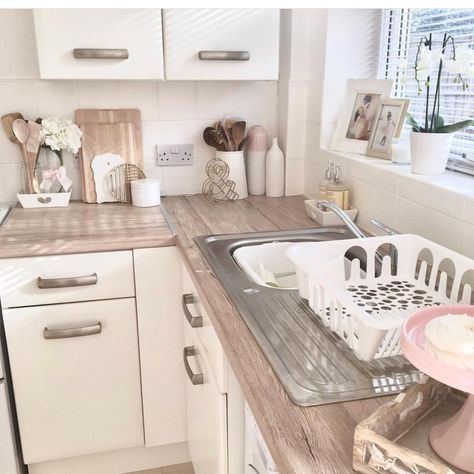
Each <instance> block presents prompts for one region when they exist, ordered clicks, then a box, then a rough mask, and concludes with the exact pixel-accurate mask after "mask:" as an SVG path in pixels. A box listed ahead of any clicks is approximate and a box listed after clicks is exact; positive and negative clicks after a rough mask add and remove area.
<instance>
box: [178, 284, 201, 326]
mask: <svg viewBox="0 0 474 474" xmlns="http://www.w3.org/2000/svg"><path fill="white" fill-rule="evenodd" d="M193 303H196V298H195V297H194V295H193V294H192V293H186V294H185V295H183V297H182V299H181V305H182V307H183V311H184V315H185V316H186V319H187V321H188V323H189V325H190V326H191V327H192V328H202V316H193V315H192V314H191V312H190V311H189V308H188V305H189V304H193Z"/></svg>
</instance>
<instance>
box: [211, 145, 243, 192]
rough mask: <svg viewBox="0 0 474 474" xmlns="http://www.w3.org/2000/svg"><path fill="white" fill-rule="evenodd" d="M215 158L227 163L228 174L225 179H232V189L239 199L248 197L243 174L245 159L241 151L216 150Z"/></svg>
mask: <svg viewBox="0 0 474 474" xmlns="http://www.w3.org/2000/svg"><path fill="white" fill-rule="evenodd" d="M216 158H220V159H221V160H222V161H224V162H225V163H227V164H228V165H229V170H230V171H229V176H228V177H227V178H226V179H229V180H230V181H234V183H235V189H234V191H235V192H236V193H237V194H238V195H239V199H245V198H246V197H248V189H247V175H246V174H245V161H244V152H243V151H216Z"/></svg>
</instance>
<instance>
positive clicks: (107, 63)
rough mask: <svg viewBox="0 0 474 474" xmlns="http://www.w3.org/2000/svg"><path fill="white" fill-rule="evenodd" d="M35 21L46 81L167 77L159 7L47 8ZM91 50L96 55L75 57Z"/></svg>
mask: <svg viewBox="0 0 474 474" xmlns="http://www.w3.org/2000/svg"><path fill="white" fill-rule="evenodd" d="M34 20H35V31H36V44H37V50H38V61H39V67H40V75H41V78H42V79H163V77H164V74H163V41H162V30H161V10H160V9H157V8H148V9H146V8H142V9H125V8H108V9H105V8H104V9H99V8H97V9H95V8H84V9H74V8H72V9H54V8H44V9H38V10H34ZM87 49H93V50H94V51H92V52H90V53H92V54H93V55H94V56H96V58H95V59H88V58H84V57H82V58H78V57H75V52H74V51H75V50H76V55H79V56H83V55H84V50H87ZM77 50H79V51H77ZM118 50H126V54H125V56H126V57H125V56H122V57H120V58H118V59H117V58H116V56H115V55H116V54H118V53H120V54H122V53H125V51H118ZM86 53H87V52H86ZM104 56H105V57H104Z"/></svg>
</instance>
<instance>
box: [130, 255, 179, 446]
mask: <svg viewBox="0 0 474 474" xmlns="http://www.w3.org/2000/svg"><path fill="white" fill-rule="evenodd" d="M133 255H134V261H135V281H136V288H137V290H136V291H137V312H138V330H139V335H140V365H141V373H142V390H143V413H144V422H145V444H146V446H158V445H164V444H171V443H179V442H183V441H186V401H185V385H184V384H185V380H184V374H183V370H182V348H183V343H184V336H183V317H182V310H181V259H180V256H179V252H178V249H177V248H176V247H163V248H154V249H142V250H134V251H133Z"/></svg>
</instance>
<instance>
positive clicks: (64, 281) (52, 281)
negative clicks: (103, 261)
mask: <svg viewBox="0 0 474 474" xmlns="http://www.w3.org/2000/svg"><path fill="white" fill-rule="evenodd" d="M36 284H37V285H38V288H39V289H41V290H45V289H49V288H72V287H74V286H88V285H97V273H93V274H92V275H86V276H81V277H71V278H67V277H66V278H41V277H38V280H37V282H36Z"/></svg>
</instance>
